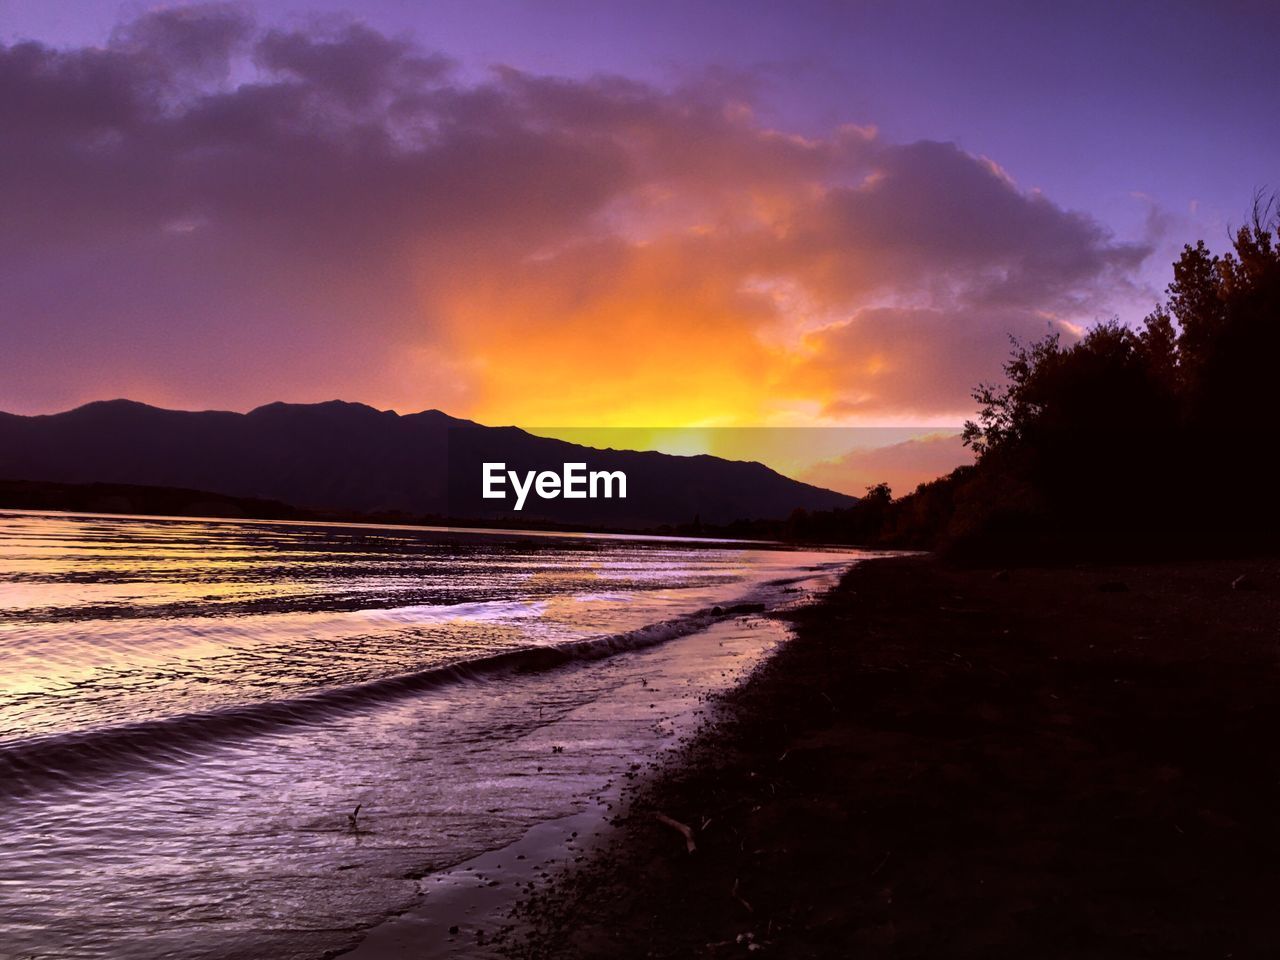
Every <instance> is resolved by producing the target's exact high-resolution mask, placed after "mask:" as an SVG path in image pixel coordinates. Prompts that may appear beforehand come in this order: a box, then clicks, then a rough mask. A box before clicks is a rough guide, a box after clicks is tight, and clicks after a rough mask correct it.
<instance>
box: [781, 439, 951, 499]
mask: <svg viewBox="0 0 1280 960" xmlns="http://www.w3.org/2000/svg"><path fill="white" fill-rule="evenodd" d="M972 462H973V452H972V451H970V450H968V449H967V448H966V447H965V446H964V444H963V443H961V442H960V435H959V434H958V433H939V434H932V435H929V436H924V437H919V438H916V439H912V440H906V441H903V442H901V443H893V444H887V445H885V446H881V447H873V448H868V449H859V450H853V451H850V452H849V453H847V454H845V455H843V456H841V457H837V458H835V459H834V460H826V461H824V462H822V463H818V464H815V465H814V466H812V467H810V468H809V469H807V470H805V471H804V472H803V473H802V474H801V475H800V476H799V477H798V478H797V479H800V480H803V481H805V482H806V483H812V484H816V485H817V486H820V487H826V488H827V489H829V490H839V491H840V492H841V493H848V494H852V495H853V496H861V495H862V494H863V493H865V492H866V490H867V488H868V487H870V486H873V485H874V484H877V483H887V484H889V486H890V487H891V488H892V489H893V492H894V495H895V496H903V495H904V494H908V493H910V492H911V491H913V490H915V488H916V487H917V486H919V485H920V484H921V483H924V482H926V481H929V480H933V479H935V478H937V477H941V476H944V475H946V474H948V473H950V472H951V471H952V470H954V469H955V468H956V467H959V466H963V465H965V464H968V463H972Z"/></svg>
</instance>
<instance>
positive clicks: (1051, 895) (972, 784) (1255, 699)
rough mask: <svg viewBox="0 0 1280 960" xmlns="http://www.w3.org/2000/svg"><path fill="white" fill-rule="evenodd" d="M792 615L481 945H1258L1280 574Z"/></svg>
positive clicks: (922, 568) (1240, 951)
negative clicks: (507, 926)
mask: <svg viewBox="0 0 1280 960" xmlns="http://www.w3.org/2000/svg"><path fill="white" fill-rule="evenodd" d="M1242 575H1243V576H1245V577H1246V579H1245V580H1243V581H1238V578H1239V577H1241V576H1242ZM1233 583H1236V586H1235V587H1233ZM796 619H797V624H796V625H797V630H798V636H797V639H795V640H793V641H792V642H790V643H789V644H787V645H786V646H785V647H784V648H783V649H782V650H780V651H779V652H778V654H777V655H776V656H775V657H774V658H773V659H772V660H771V661H770V662H769V663H768V664H767V665H766V666H765V667H763V668H762V669H761V670H759V671H757V673H756V674H755V676H754V677H753V678H752V679H751V680H750V681H749V682H748V683H747V684H745V685H744V686H743V687H742V688H740V689H739V690H737V691H735V692H733V693H731V694H729V695H727V696H726V697H725V698H724V699H723V701H722V702H721V704H720V707H721V711H720V720H719V721H718V722H717V723H716V725H715V726H713V727H710V728H708V729H705V730H704V731H703V732H702V733H701V734H699V735H698V736H697V737H695V738H694V740H693V741H692V742H691V744H690V745H689V746H688V747H687V748H686V749H685V750H684V751H683V752H682V753H681V754H680V755H679V759H678V762H675V763H673V764H670V765H668V766H666V767H665V768H664V770H663V772H661V773H660V774H658V775H657V776H656V777H655V778H654V779H652V780H650V781H648V782H646V783H644V784H643V785H641V786H640V788H639V789H638V794H637V795H636V796H634V797H633V798H632V802H631V803H630V805H629V807H627V808H626V809H625V810H624V811H623V816H622V817H621V818H620V824H619V826H618V828H617V830H616V831H615V832H614V833H613V834H612V835H611V836H610V837H608V838H607V841H606V843H605V845H604V846H603V848H602V849H601V850H599V851H598V852H597V853H596V854H595V855H594V856H592V857H589V858H587V859H586V860H584V861H582V862H580V863H577V864H573V865H571V866H569V867H568V868H566V869H563V870H561V871H559V872H558V873H555V874H554V879H553V882H552V883H551V885H550V887H549V889H547V890H546V891H545V892H544V891H543V890H542V889H541V888H540V889H538V890H536V891H534V892H532V893H531V894H530V896H529V897H527V898H525V899H523V900H522V901H520V903H519V906H518V908H517V909H516V910H515V911H514V916H513V917H512V921H511V922H512V923H514V924H515V926H514V927H513V928H512V929H511V930H509V931H508V932H506V933H505V934H504V936H503V937H502V938H501V942H500V944H499V946H500V948H501V950H502V952H503V953H504V954H505V955H507V956H513V957H574V956H577V957H694V956H705V957H738V956H744V957H745V956H779V957H845V956H859V957H917V956H918V957H931V958H936V957H960V956H966V957H968V956H982V957H1019V958H1025V957H1038V958H1039V957H1063V958H1066V957H1072V958H1075V957H1153V956H1159V957H1233V958H1240V957H1263V956H1268V957H1271V956H1275V954H1276V952H1277V948H1280V911H1277V910H1276V909H1275V903H1276V898H1277V895H1280V814H1277V811H1280V748H1277V746H1276V740H1275V733H1276V731H1277V730H1280V667H1278V664H1280V563H1278V562H1276V561H1274V560H1248V561H1241V562H1235V563H1231V562H1211V563H1179V564H1168V565H1146V566H1131V567H1105V568H1104V567H1080V568H1068V569H1017V570H1012V571H992V570H956V569H949V568H946V567H944V566H941V565H939V564H938V563H936V562H935V561H933V560H930V559H926V558H904V559H891V560H880V561H874V562H870V563H866V564H862V565H860V566H858V567H856V568H855V569H854V570H852V571H851V572H850V573H849V574H848V575H847V576H846V578H845V579H844V580H843V582H842V583H841V585H840V586H839V587H838V588H837V589H836V590H835V591H834V592H833V593H832V594H831V595H830V596H829V598H828V599H827V600H826V602H824V603H822V604H820V605H818V606H816V607H813V608H810V609H809V610H807V611H804V612H802V613H800V614H799V615H798V616H797V618H796ZM658 812H661V813H662V814H664V815H665V816H667V817H669V818H672V819H674V820H676V821H679V822H680V823H683V824H686V825H689V826H690V827H691V828H692V830H693V835H694V839H695V843H696V847H697V850H696V852H695V853H692V854H690V853H688V852H687V851H686V842H685V839H684V837H682V836H681V835H680V834H679V832H677V830H675V829H674V828H672V827H671V826H669V825H668V824H666V823H664V822H661V821H660V820H659V819H657V818H656V816H655V814H656V813H658ZM405 955H406V956H407V955H410V954H405Z"/></svg>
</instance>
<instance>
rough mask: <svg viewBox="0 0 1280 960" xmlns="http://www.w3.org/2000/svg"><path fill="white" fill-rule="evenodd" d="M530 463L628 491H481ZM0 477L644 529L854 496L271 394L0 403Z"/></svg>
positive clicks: (845, 501) (732, 465) (671, 460)
mask: <svg viewBox="0 0 1280 960" xmlns="http://www.w3.org/2000/svg"><path fill="white" fill-rule="evenodd" d="M486 461H500V462H503V463H506V464H507V466H508V468H510V469H515V470H520V471H526V470H543V469H554V470H556V471H557V472H558V471H559V470H560V466H561V464H563V463H566V462H585V463H586V464H587V465H588V468H589V469H591V470H610V471H613V470H621V471H623V472H625V473H626V475H627V481H628V491H627V493H628V496H627V498H626V499H625V500H622V499H613V500H603V499H598V500H568V501H566V500H564V499H554V500H540V499H535V498H530V500H529V501H528V503H527V504H526V506H525V509H524V510H523V511H521V512H520V513H519V514H516V513H515V512H514V511H513V509H512V500H510V499H508V500H505V501H500V500H485V499H482V498H481V496H480V493H481V467H480V464H481V463H483V462H486ZM0 478H4V479H10V480H39V481H53V482H58V483H106V484H137V485H145V486H152V487H173V488H181V489H185V490H199V491H208V492H210V493H215V494H220V495H222V496H226V497H237V498H253V499H259V500H274V501H279V502H281V503H283V504H289V505H292V506H295V507H301V508H305V509H308V510H322V511H335V512H360V513H403V514H409V515H414V516H440V517H465V518H471V519H484V518H491V519H494V520H500V519H503V518H504V517H518V518H519V519H521V520H522V521H526V522H528V521H539V520H545V521H559V522H565V523H572V524H601V525H612V526H627V527H648V526H656V525H661V524H681V523H688V522H690V521H691V520H693V519H694V518H695V517H697V518H700V519H701V520H702V521H703V522H704V523H709V524H723V523H729V522H731V521H733V520H737V519H744V518H750V519H780V518H784V517H786V516H788V515H789V514H790V513H791V512H792V511H793V510H795V509H797V508H803V509H805V510H811V511H812V510H826V509H832V508H836V507H844V506H849V505H850V504H852V503H853V502H854V498H852V497H848V496H845V495H843V494H839V493H834V492H832V491H830V490H824V489H822V488H820V487H815V486H811V485H809V484H805V483H800V482H798V481H795V480H791V479H788V478H787V477H784V476H782V475H781V474H778V473H776V472H775V471H773V470H770V469H769V468H768V467H766V466H764V465H762V464H759V463H742V462H737V461H731V460H723V459H720V458H718V457H711V456H695V457H677V456H670V455H667V454H661V453H642V452H635V451H624V450H595V449H593V448H589V447H583V446H579V445H577V444H572V443H566V442H564V441H560V440H551V439H546V438H543V437H535V436H533V435H532V434H529V433H526V432H525V431H523V430H519V429H517V428H515V427H485V426H481V425H479V424H476V423H472V422H471V421H469V420H460V419H457V418H455V417H450V416H448V415H446V414H444V413H441V412H439V411H438V410H428V411H424V412H422V413H414V414H407V415H404V416H401V415H399V414H396V413H393V412H389V411H379V410H375V409H373V408H372V407H368V406H365V405H363V404H358V403H345V402H342V401H336V400H335V401H331V402H328V403H318V404H285V403H273V404H269V405H267V406H264V407H259V408H258V409H256V410H253V411H251V412H250V413H245V414H241V413H227V412H215V411H208V412H199V413H193V412H187V411H177V410H162V409H159V408H156V407H151V406H147V405H146V404H141V403H135V402H132V401H128V400H111V401H101V402H97V403H90V404H87V405H85V406H83V407H79V408H77V409H75V410H71V411H68V412H66V413H59V414H54V415H51V416H37V417H23V416H15V415H13V414H3V413H0Z"/></svg>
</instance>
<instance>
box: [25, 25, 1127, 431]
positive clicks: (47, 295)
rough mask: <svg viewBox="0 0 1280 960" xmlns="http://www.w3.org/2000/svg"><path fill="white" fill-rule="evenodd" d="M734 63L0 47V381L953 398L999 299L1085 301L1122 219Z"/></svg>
mask: <svg viewBox="0 0 1280 960" xmlns="http://www.w3.org/2000/svg"><path fill="white" fill-rule="evenodd" d="M752 96H753V91H752V84H751V83H750V82H728V81H726V79H725V78H724V77H723V76H715V75H712V76H709V77H708V78H706V79H705V80H702V81H695V82H690V83H686V84H685V85H683V86H680V87H676V88H671V89H664V88H657V87H654V86H650V85H646V84H642V83H638V82H636V81H633V80H630V79H627V78H623V77H613V76H599V77H594V78H589V79H581V80H569V79H563V78H555V77H546V76H538V75H532V74H529V73H525V72H522V71H519V70H515V69H512V68H509V67H501V66H499V67H495V68H494V69H492V70H491V71H490V72H489V73H488V74H487V75H486V76H484V77H483V78H481V79H479V80H475V79H468V78H467V77H464V76H463V74H462V73H461V71H459V70H458V69H457V68H456V67H455V65H454V64H453V62H452V61H451V60H450V59H449V57H448V56H447V55H445V54H442V53H438V52H432V51H426V50H423V49H421V48H420V47H419V46H417V45H416V44H414V43H413V42H412V41H411V40H409V39H406V38H403V37H388V36H386V35H383V34H381V33H378V32H377V31H374V30H372V29H371V28H369V27H366V26H364V25H362V24H360V23H357V22H347V23H341V24H337V25H333V24H329V25H328V26H325V27H314V28H306V29H298V30H279V29H270V28H265V27H263V26H260V25H259V24H257V23H255V22H254V21H253V19H252V18H251V17H250V16H249V14H248V13H247V12H246V11H245V9H244V8H242V7H240V6H235V5H223V4H212V5H199V6H190V7H176V8H166V9H162V10H158V11H153V12H149V13H146V14H144V15H142V16H141V17H139V18H137V19H135V20H132V21H130V22H128V23H124V24H122V25H121V26H120V27H118V28H117V29H116V30H115V31H114V33H113V35H112V37H111V38H110V41H109V42H108V43H107V44H106V45H105V46H103V47H101V48H80V49H66V50H63V49H53V48H50V47H46V46H43V45H40V44H37V43H18V44H14V45H11V46H7V47H0V213H2V214H3V216H0V256H3V259H4V264H5V266H4V267H3V268H0V270H2V271H3V278H2V279H3V281H4V283H5V287H6V301H7V302H6V311H7V313H8V325H9V327H10V328H11V329H12V333H11V334H10V335H9V336H8V337H7V339H8V340H9V344H8V345H7V346H8V347H9V349H7V350H6V351H5V352H4V354H3V355H0V383H3V384H4V385H3V386H0V407H6V408H10V409H26V410H47V409H50V408H51V407H55V406H62V405H67V404H69V403H73V402H79V401H82V400H87V399H91V398H93V397H97V396H102V395H117V394H133V395H138V396H141V398H142V399H150V400H157V401H163V402H173V403H180V404H183V405H189V406H192V405H193V406H230V407H247V406H251V405H253V404H256V403H260V402H264V401H268V400H273V399H280V398H286V399H294V400H310V399H324V398H328V397H332V396H338V395H340V396H346V397H350V398H353V399H363V400H367V401H370V402H374V403H378V404H381V405H385V406H396V407H400V408H414V409H416V408H421V407H424V406H429V405H438V406H442V407H446V408H449V409H451V410H453V411H455V412H459V413H463V414H467V415H472V416H477V417H482V418H486V419H493V420H500V421H506V422H511V421H520V422H527V423H541V424H544V425H550V424H558V425H565V426H568V425H571V424H573V423H592V422H609V423H626V422H629V423H633V424H642V423H643V424H656V423H692V422H708V423H734V422H737V423H744V422H785V421H786V420H787V418H792V419H795V418H806V417H809V418H813V417H817V418H826V419H829V420H838V419H841V418H848V417H851V416H852V417H858V416H863V417H875V416H883V415H886V414H906V415H912V416H915V415H921V416H929V415H935V414H944V413H952V412H955V411H964V410H967V409H968V406H969V402H968V399H967V394H968V390H969V389H970V388H971V387H972V385H973V383H974V382H975V381H977V380H979V379H983V378H990V377H992V376H994V375H995V374H996V373H998V369H999V362H1000V359H1001V357H1002V356H1003V355H1004V352H1005V346H1006V337H1007V335H1008V334H1009V333H1016V334H1021V335H1029V334H1034V333H1036V332H1038V331H1039V330H1042V329H1043V328H1044V327H1045V325H1046V324H1063V323H1072V322H1078V321H1080V320H1081V319H1085V320H1088V319H1092V317H1093V316H1094V315H1096V313H1098V312H1099V311H1103V310H1105V306H1106V303H1107V302H1108V297H1109V296H1111V295H1112V294H1113V293H1114V291H1115V290H1117V289H1119V288H1122V287H1123V285H1124V284H1126V283H1128V282H1129V277H1130V276H1131V275H1132V273H1133V271H1134V269H1135V268H1136V266H1137V265H1138V264H1139V263H1140V261H1141V260H1142V258H1143V257H1144V256H1145V254H1146V252H1147V250H1146V248H1145V247H1142V246H1138V245H1130V244H1125V243H1120V242H1117V241H1116V240H1115V239H1114V238H1113V237H1111V236H1110V235H1109V234H1108V233H1107V232H1106V231H1105V230H1104V229H1103V228H1102V227H1100V226H1099V225H1098V224H1097V223H1096V222H1094V221H1092V220H1090V219H1089V218H1087V217H1085V216H1083V215H1080V214H1076V213H1071V212H1068V211H1065V210H1063V209H1061V208H1060V207H1058V206H1056V205H1055V204H1053V203H1052V202H1051V201H1050V200H1048V199H1047V198H1045V197H1043V196H1041V195H1039V194H1036V193H1034V192H1027V191H1024V190H1022V189H1020V188H1019V187H1018V186H1017V185H1016V184H1015V183H1013V182H1012V181H1011V180H1010V179H1009V177H1008V176H1006V175H1005V174H1003V173H1002V172H1001V171H1000V170H999V168H998V167H997V166H996V165H995V164H993V163H992V162H990V161H988V160H985V159H983V158H981V157H976V156H973V155H971V154H968V153H966V152H964V151H963V150H961V149H959V148H958V147H956V146H954V145H951V144H943V143H932V142H919V143H911V144H893V143H888V142H886V141H885V140H884V139H883V138H882V137H880V136H879V135H878V134H877V133H876V132H875V130H874V129H872V128H868V127H859V126H844V127H839V128H836V129H834V130H832V131H830V132H829V133H827V134H826V135H824V136H820V137H813V136H800V135H797V134H794V133H790V132H788V131H785V130H778V129H773V128H771V127H769V126H768V125H766V124H765V123H763V122H762V121H761V120H759V119H758V117H757V116H756V114H755V112H754V110H753V105H752V99H751V98H752ZM54 356H56V357H58V362H57V363H56V364H53V363H51V362H50V358H51V357H54Z"/></svg>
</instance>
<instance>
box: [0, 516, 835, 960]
mask: <svg viewBox="0 0 1280 960" xmlns="http://www.w3.org/2000/svg"><path fill="white" fill-rule="evenodd" d="M858 556H859V554H858V553H857V552H856V551H848V550H843V551H810V550H785V549H764V548H763V547H762V545H760V544H744V543H728V542H711V541H688V540H678V539H671V538H667V539H657V540H654V539H643V538H628V537H616V536H591V535H554V536H552V535H536V534H530V533H520V532H511V531H493V530H490V531H476V530H467V531H452V530H446V529H426V528H420V527H396V528H393V527H388V526H380V527H360V526H354V525H326V524H281V523H272V522H254V521H213V520H198V519H179V518H169V519H165V518H151V517H134V518H128V517H118V516H91V515H74V514H53V513H50V514H39V513H23V512H20V511H18V512H4V511H0V676H3V678H4V683H3V691H0V808H2V809H3V810H4V813H5V822H6V829H5V831H4V832H3V835H2V836H0V858H2V859H3V860H4V862H5V865H6V878H5V879H6V881H7V882H6V885H5V888H4V896H3V897H0V957H6V958H7V957H9V956H17V957H58V958H82V960H89V958H101V960H106V958H112V960H115V958H122V957H129V958H138V960H156V958H160V957H173V956H181V957H183V958H184V960H192V958H198V957H206V958H209V960H232V958H246V960H248V958H257V957H261V956H264V955H267V954H270V955H272V956H274V957H277V958H280V960H284V958H296V960H307V958H314V957H320V956H328V955H333V954H336V953H339V952H342V951H346V950H349V949H351V948H352V947H355V946H357V945H359V944H362V943H363V942H364V941H365V940H368V939H370V938H372V937H374V933H373V932H372V931H377V930H379V929H380V928H382V927H383V926H384V925H385V924H386V923H387V921H388V919H389V918H390V917H394V916H396V915H399V914H402V913H404V912H405V911H408V910H413V909H417V908H420V907H422V905H423V903H424V901H425V902H426V903H427V904H428V908H429V909H431V910H437V908H436V907H435V904H436V903H437V902H438V901H442V900H444V899H445V898H443V897H441V896H440V894H441V893H442V892H443V891H444V890H445V889H447V888H450V887H459V888H460V889H464V890H465V891H468V892H469V893H471V892H474V890H477V889H483V890H485V891H488V895H489V896H490V897H497V896H498V895H499V894H501V893H503V892H505V891H504V890H503V889H502V884H503V883H504V878H505V882H507V883H508V885H510V884H513V883H514V875H513V874H512V873H511V871H512V870H513V869H514V866H515V863H516V862H517V861H516V859H515V858H516V856H517V855H516V854H513V856H512V858H511V860H510V861H509V862H507V863H505V864H503V865H502V870H503V871H505V872H503V873H499V872H498V865H497V864H494V865H491V866H486V867H484V868H483V869H484V871H485V875H484V876H483V878H481V877H479V876H476V875H474V871H473V873H472V875H470V876H468V875H467V871H468V869H469V868H468V866H467V865H468V864H473V863H474V861H475V860H476V858H477V857H481V858H482V857H483V856H484V855H486V854H489V853H493V852H495V851H501V850H502V849H504V848H505V847H507V846H508V845H510V844H512V843H516V842H519V841H521V840H522V838H526V837H527V836H528V835H529V834H531V833H533V834H539V835H540V834H541V833H545V831H546V830H547V829H549V828H550V827H549V826H548V825H554V824H556V823H558V822H564V821H565V820H566V818H573V817H575V816H579V815H582V814H584V813H591V812H594V813H595V815H596V819H597V820H607V819H612V818H613V816H614V814H613V813H612V811H611V808H612V806H613V804H614V802H615V800H616V799H617V796H616V795H617V793H618V791H619V789H620V787H621V785H622V784H625V783H629V782H631V781H633V780H636V779H638V774H637V771H638V770H640V769H642V768H647V766H648V765H649V764H651V763H653V762H654V761H655V760H656V758H658V757H661V756H665V755H666V754H668V753H669V752H670V751H671V750H672V749H673V748H675V747H677V746H678V745H679V744H680V743H682V742H683V741H684V740H685V739H687V738H688V737H689V736H690V735H692V733H693V731H694V729H695V728H696V725H697V723H698V722H699V720H700V719H701V717H702V716H703V714H704V707H705V704H706V702H707V700H708V699H710V698H714V697H716V696H718V695H719V694H721V693H723V692H725V691H726V690H728V689H731V688H732V687H734V686H735V685H737V684H738V683H739V682H741V680H742V679H743V678H744V677H745V676H746V675H747V674H749V673H750V672H751V670H752V668H753V667H754V666H756V665H757V664H759V663H760V662H762V661H763V660H764V659H766V658H767V657H768V656H769V655H770V653H771V652H772V651H773V650H774V649H776V648H777V647H778V646H779V645H780V644H782V643H783V642H785V640H786V638H787V636H788V633H789V626H788V624H787V623H786V622H785V621H784V620H780V619H778V618H776V617H772V616H768V615H767V614H769V613H771V612H774V613H776V612H781V611H784V610H786V609H790V608H794V607H796V606H798V605H801V604H803V603H805V602H806V601H807V600H808V599H809V598H811V597H812V596H814V595H815V594H817V593H820V592H823V591H825V590H826V589H827V588H828V587H829V586H830V585H831V584H833V583H834V582H835V581H836V579H838V576H839V574H840V572H841V571H842V570H843V569H844V568H846V567H847V566H848V564H849V563H850V562H852V560H853V559H855V558H857V557H858ZM568 832H572V830H570V831H568ZM578 832H579V833H580V834H582V835H583V840H584V845H585V839H586V834H587V832H588V831H586V830H579V831H578ZM563 839H565V838H558V840H563ZM571 846H572V845H571ZM558 856H559V857H560V858H561V859H563V853H561V854H558ZM539 866H541V863H539ZM459 878H466V879H463V880H459ZM453 925H455V921H452V920H451V921H450V922H449V923H447V924H445V925H444V927H443V932H447V929H448V927H449V926H453ZM381 935H382V934H381V933H379V934H378V936H381ZM438 939H441V941H442V943H443V942H447V939H448V938H447V937H443V938H438Z"/></svg>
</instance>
